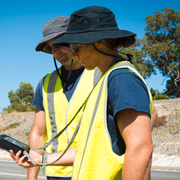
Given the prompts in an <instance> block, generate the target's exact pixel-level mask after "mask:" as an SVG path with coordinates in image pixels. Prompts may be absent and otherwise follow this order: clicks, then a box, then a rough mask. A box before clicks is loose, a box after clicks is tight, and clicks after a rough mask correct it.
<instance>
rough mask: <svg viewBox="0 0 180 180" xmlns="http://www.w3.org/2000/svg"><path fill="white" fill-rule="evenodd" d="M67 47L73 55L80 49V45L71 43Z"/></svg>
mask: <svg viewBox="0 0 180 180" xmlns="http://www.w3.org/2000/svg"><path fill="white" fill-rule="evenodd" d="M69 47H70V49H71V51H73V52H74V53H77V51H78V49H79V47H80V44H73V43H71V44H69Z"/></svg>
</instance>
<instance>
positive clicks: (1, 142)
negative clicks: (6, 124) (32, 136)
mask: <svg viewBox="0 0 180 180" xmlns="http://www.w3.org/2000/svg"><path fill="white" fill-rule="evenodd" d="M0 148H2V149H4V150H6V151H8V152H9V150H10V149H12V150H13V152H14V154H16V153H17V152H18V151H19V150H21V152H22V153H21V155H20V156H23V151H27V152H28V151H29V149H30V147H29V146H28V145H27V144H24V143H22V142H20V141H18V140H16V139H14V138H12V137H10V136H7V135H5V134H2V135H0Z"/></svg>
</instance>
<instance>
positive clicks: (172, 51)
mask: <svg viewBox="0 0 180 180" xmlns="http://www.w3.org/2000/svg"><path fill="white" fill-rule="evenodd" d="M162 11H163V13H160V12H159V11H157V12H155V13H154V15H153V16H152V15H149V16H147V17H146V18H145V24H147V26H146V27H145V31H146V33H145V37H146V40H147V41H144V42H145V43H144V46H143V49H142V51H144V52H146V53H147V55H148V57H149V59H151V60H152V63H153V64H154V65H155V67H156V68H158V69H159V71H160V72H161V73H162V75H163V76H164V77H169V78H170V82H171V83H168V84H167V86H168V87H169V88H167V91H169V90H170V89H172V88H174V90H175V91H176V92H173V93H174V96H175V97H180V12H176V11H174V9H170V8H163V9H162ZM170 86H171V87H170ZM167 91H166V94H169V93H168V92H167ZM170 94H171V93H170ZM171 96H172V94H171Z"/></svg>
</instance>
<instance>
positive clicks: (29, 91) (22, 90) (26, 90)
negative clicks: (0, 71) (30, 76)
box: [16, 82, 34, 105]
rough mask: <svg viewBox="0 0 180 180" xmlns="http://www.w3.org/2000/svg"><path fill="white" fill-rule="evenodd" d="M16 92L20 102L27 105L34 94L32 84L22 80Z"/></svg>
mask: <svg viewBox="0 0 180 180" xmlns="http://www.w3.org/2000/svg"><path fill="white" fill-rule="evenodd" d="M16 94H17V96H18V97H19V98H20V102H21V104H23V105H27V104H28V103H31V102H32V99H33V96H34V90H33V86H32V85H31V84H30V83H25V82H22V83H21V84H20V86H19V89H17V91H16Z"/></svg>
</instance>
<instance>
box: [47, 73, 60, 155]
mask: <svg viewBox="0 0 180 180" xmlns="http://www.w3.org/2000/svg"><path fill="white" fill-rule="evenodd" d="M57 77H58V74H57V72H56V71H54V72H53V73H52V74H51V77H50V79H49V84H48V90H47V102H48V110H49V117H50V123H51V131H52V137H54V136H55V135H56V134H57V126H56V120H55V112H54V88H55V84H56V81H57ZM57 147H58V139H56V140H54V141H53V144H52V151H53V152H57Z"/></svg>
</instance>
